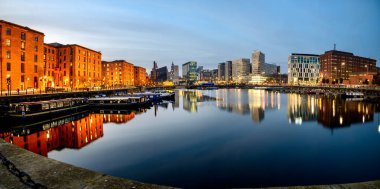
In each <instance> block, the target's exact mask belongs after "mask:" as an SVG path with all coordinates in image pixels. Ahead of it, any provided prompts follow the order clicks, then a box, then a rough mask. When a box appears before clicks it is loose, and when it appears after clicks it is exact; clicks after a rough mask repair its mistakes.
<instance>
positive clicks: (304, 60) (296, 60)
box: [290, 56, 319, 63]
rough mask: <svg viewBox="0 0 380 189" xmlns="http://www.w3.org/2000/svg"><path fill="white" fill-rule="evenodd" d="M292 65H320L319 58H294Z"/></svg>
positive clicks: (292, 58)
mask: <svg viewBox="0 0 380 189" xmlns="http://www.w3.org/2000/svg"><path fill="white" fill-rule="evenodd" d="M290 61H291V63H319V57H303V56H292V57H291V58H290Z"/></svg>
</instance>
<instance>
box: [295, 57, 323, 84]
mask: <svg viewBox="0 0 380 189" xmlns="http://www.w3.org/2000/svg"><path fill="white" fill-rule="evenodd" d="M319 68H320V60H319V55H315V54H299V53H292V54H291V55H289V57H288V84H291V85H316V84H318V82H319Z"/></svg>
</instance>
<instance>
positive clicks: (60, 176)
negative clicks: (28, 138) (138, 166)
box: [0, 139, 173, 189]
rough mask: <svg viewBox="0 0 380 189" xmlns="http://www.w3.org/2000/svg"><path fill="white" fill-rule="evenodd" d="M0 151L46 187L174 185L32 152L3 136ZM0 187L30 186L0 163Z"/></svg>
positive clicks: (164, 188)
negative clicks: (104, 171)
mask: <svg viewBox="0 0 380 189" xmlns="http://www.w3.org/2000/svg"><path fill="white" fill-rule="evenodd" d="M0 153H1V154H2V155H3V156H5V157H6V158H7V159H8V160H9V161H11V162H13V163H14V164H15V165H16V167H17V168H18V169H20V170H21V171H24V172H26V173H27V174H29V175H30V176H31V179H32V180H33V181H35V182H36V183H40V184H42V185H44V186H46V187H47V188H107V189H109V188H110V189H112V188H115V189H119V188H141V189H145V188H146V189H148V188H153V189H170V188H173V187H168V186H159V185H154V184H147V183H141V182H137V181H132V180H128V179H123V178H118V177H114V176H109V175H106V174H102V173H98V172H95V171H91V170H87V169H84V168H79V167H75V166H73V165H69V164H66V163H62V162H59V161H56V160H53V159H50V158H47V157H43V156H40V155H38V154H35V153H33V152H29V151H27V150H25V149H22V148H20V147H18V146H15V145H13V144H10V143H7V142H5V141H4V140H2V139H0ZM0 188H9V189H10V188H29V187H28V186H26V185H24V184H23V183H21V182H20V180H19V179H18V178H17V177H16V176H14V175H12V174H11V173H10V172H9V171H8V170H7V169H6V167H5V166H4V165H2V164H0Z"/></svg>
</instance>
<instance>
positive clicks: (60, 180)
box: [0, 139, 380, 189]
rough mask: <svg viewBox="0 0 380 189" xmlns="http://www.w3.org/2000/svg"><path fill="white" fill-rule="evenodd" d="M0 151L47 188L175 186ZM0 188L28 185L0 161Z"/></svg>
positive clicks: (8, 147)
mask: <svg viewBox="0 0 380 189" xmlns="http://www.w3.org/2000/svg"><path fill="white" fill-rule="evenodd" d="M0 153H1V154H2V155H3V156H5V157H6V158H7V159H8V160H10V161H11V162H13V163H14V164H15V165H16V167H17V168H18V169H20V170H21V171H24V172H26V173H27V174H29V175H30V176H31V178H32V180H33V181H35V182H36V183H40V184H42V185H44V186H46V187H47V188H107V189H113V188H115V189H116V188H117V189H118V188H136V189H138V188H141V189H148V188H153V189H171V188H174V187H169V186H160V185H155V184H147V183H141V182H137V181H132V180H128V179H124V178H118V177H114V176H109V175H106V174H102V173H98V172H95V171H91V170H87V169H84V168H79V167H75V166H73V165H69V164H66V163H63V162H59V161H56V160H53V159H50V158H47V157H43V156H40V155H38V154H35V153H33V152H30V151H27V150H25V149H22V148H20V147H18V146H15V145H13V144H10V143H7V142H5V141H4V140H2V139H0ZM0 188H5V189H8V188H9V189H10V188H29V187H28V186H26V185H24V184H23V183H21V182H20V180H19V179H18V178H17V177H16V176H14V175H12V174H11V173H10V172H9V171H8V170H7V169H6V167H5V166H4V165H2V164H0ZM282 188H284V189H285V188H287V189H336V188H343V189H356V188H361V189H378V188H380V180H375V181H368V182H359V183H347V184H332V185H312V186H286V187H268V188H267V189H282Z"/></svg>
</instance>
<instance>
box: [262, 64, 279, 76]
mask: <svg viewBox="0 0 380 189" xmlns="http://www.w3.org/2000/svg"><path fill="white" fill-rule="evenodd" d="M261 73H262V74H261V75H263V76H272V77H273V76H277V75H278V74H280V66H277V65H276V64H268V63H264V64H262V66H261Z"/></svg>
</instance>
